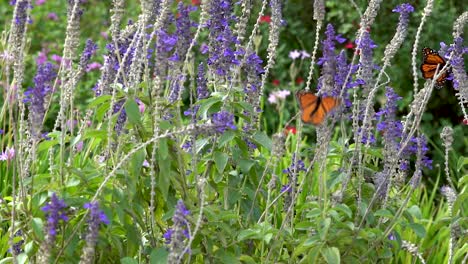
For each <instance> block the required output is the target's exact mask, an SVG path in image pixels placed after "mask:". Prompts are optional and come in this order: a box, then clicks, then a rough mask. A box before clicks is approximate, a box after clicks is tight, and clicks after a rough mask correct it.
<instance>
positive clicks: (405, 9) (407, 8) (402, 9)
mask: <svg viewBox="0 0 468 264" xmlns="http://www.w3.org/2000/svg"><path fill="white" fill-rule="evenodd" d="M392 12H395V13H400V14H402V13H413V12H414V7H413V6H412V5H410V4H408V3H404V4H401V5H398V6H397V7H395V8H394V9H393V10H392Z"/></svg>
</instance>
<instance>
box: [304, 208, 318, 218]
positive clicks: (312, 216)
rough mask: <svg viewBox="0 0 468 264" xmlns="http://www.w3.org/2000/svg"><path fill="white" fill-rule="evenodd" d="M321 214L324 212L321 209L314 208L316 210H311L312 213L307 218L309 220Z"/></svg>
mask: <svg viewBox="0 0 468 264" xmlns="http://www.w3.org/2000/svg"><path fill="white" fill-rule="evenodd" d="M321 213H322V210H320V209H319V208H314V209H312V210H310V212H308V213H307V215H306V217H307V218H316V217H317V216H319V215H320V214H321Z"/></svg>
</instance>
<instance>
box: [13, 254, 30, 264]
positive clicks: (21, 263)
mask: <svg viewBox="0 0 468 264" xmlns="http://www.w3.org/2000/svg"><path fill="white" fill-rule="evenodd" d="M27 260H28V255H26V253H21V254H19V255H18V256H17V257H16V261H17V262H16V263H18V264H24V263H26V261H27Z"/></svg>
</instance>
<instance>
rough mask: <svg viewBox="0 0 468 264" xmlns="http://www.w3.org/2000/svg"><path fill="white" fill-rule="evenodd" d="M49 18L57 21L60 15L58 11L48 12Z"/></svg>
mask: <svg viewBox="0 0 468 264" xmlns="http://www.w3.org/2000/svg"><path fill="white" fill-rule="evenodd" d="M47 18H48V19H50V20H53V21H57V20H58V16H57V14H56V13H54V12H50V13H49V14H47Z"/></svg>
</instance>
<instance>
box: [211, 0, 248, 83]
mask: <svg viewBox="0 0 468 264" xmlns="http://www.w3.org/2000/svg"><path fill="white" fill-rule="evenodd" d="M209 13H210V14H211V18H210V19H209V20H208V21H207V22H206V25H207V27H208V29H209V32H210V33H209V40H210V42H209V53H210V54H209V57H208V61H207V62H208V65H209V66H210V69H211V71H212V72H213V73H214V74H216V75H219V76H225V75H226V74H227V73H228V71H229V70H230V68H231V66H233V65H239V64H240V61H239V60H238V59H237V56H239V55H242V54H243V52H242V51H234V48H233V46H234V45H235V44H237V43H239V41H238V39H237V37H236V36H234V34H233V33H232V31H231V28H230V24H231V22H234V20H235V17H234V16H233V14H232V4H231V1H230V0H214V1H212V2H211V4H210V11H209Z"/></svg>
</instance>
